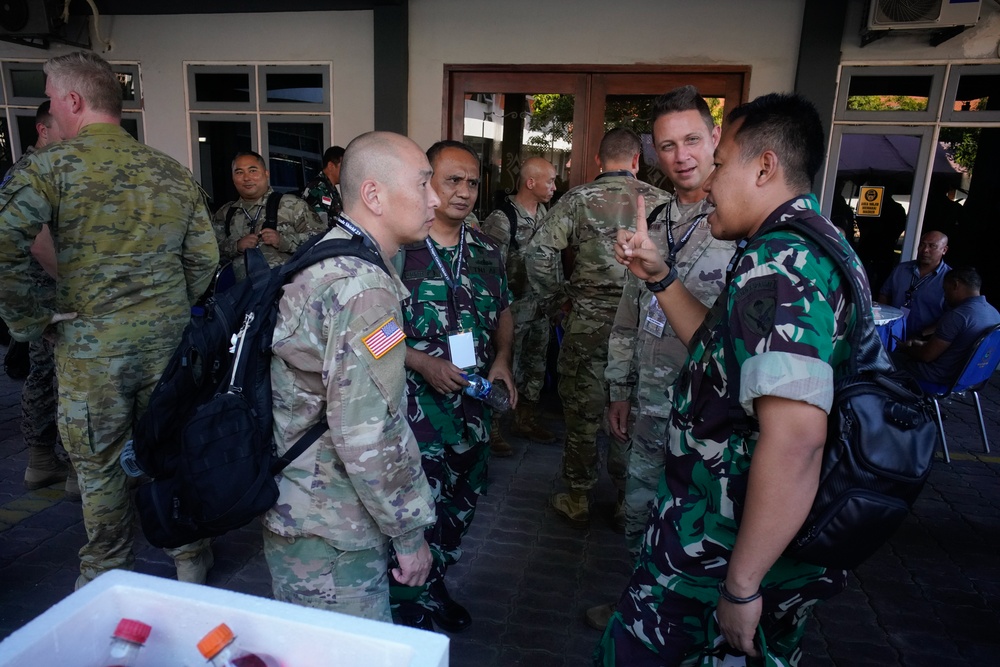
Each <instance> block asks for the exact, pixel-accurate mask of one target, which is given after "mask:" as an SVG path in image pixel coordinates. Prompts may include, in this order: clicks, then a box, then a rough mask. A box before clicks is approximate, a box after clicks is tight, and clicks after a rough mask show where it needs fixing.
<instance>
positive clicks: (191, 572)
mask: <svg viewBox="0 0 1000 667" xmlns="http://www.w3.org/2000/svg"><path fill="white" fill-rule="evenodd" d="M174 565H175V566H176V567H177V581H186V582H188V583H191V584H204V583H205V579H207V578H208V571H209V570H211V569H212V566H213V565H215V556H214V555H213V554H212V549H211V547H209V548H207V549H205V550H204V551H201V552H199V553H198V554H197V555H196V556H195V557H194V558H175V559H174Z"/></svg>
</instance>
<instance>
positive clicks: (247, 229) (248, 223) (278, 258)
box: [212, 151, 327, 280]
mask: <svg viewBox="0 0 1000 667" xmlns="http://www.w3.org/2000/svg"><path fill="white" fill-rule="evenodd" d="M270 176H271V173H270V172H269V171H268V170H267V164H266V163H265V162H264V158H263V157H261V156H260V155H259V154H258V153H254V152H253V151H245V152H240V153H237V154H236V157H235V158H234V159H233V185H235V186H236V191H237V192H238V193H239V195H240V198H239V199H237V200H236V201H231V202H229V203H228V204H225V205H223V206H222V208H220V209H219V210H218V211H216V212H215V217H214V218H213V219H212V225H213V226H214V227H215V238H216V240H217V241H218V242H219V256H220V260H221V261H222V263H223V264H225V263H226V262H232V263H233V273H234V275H235V277H236V279H237V280H239V279H241V278H243V277H244V276H245V275H246V268H245V267H244V266H243V261H242V256H243V252H244V251H245V250H246V249H247V248H256V247H258V246H260V248H261V251H262V252H263V253H264V258H265V259H267V263H268V265H269V266H272V267H274V266H280V265H282V264H284V263H285V262H286V261H288V258H289V257H291V256H292V254H293V253H294V252H295V251H296V250H297V249H298V247H299V246H300V245H302V244H303V243H305V242H306V241H308V240H309V239H310V238H312V237H313V236H315V235H316V234H322V233H324V232H325V231H327V227H326V225H325V224H324V223H323V222H322V221H321V220H320V219H319V216H318V215H316V214H315V213H313V212H312V211H311V210H310V209H309V207H308V206H307V205H306V203H305V202H304V201H302V199H300V198H299V197H298V196H296V195H293V194H287V195H282V196H281V202H280V204H279V205H278V221H277V229H267V228H265V227H264V222H265V217H266V215H267V211H266V207H267V198H268V197H269V196H270V195H271V192H272V190H271V184H270V182H269V179H270ZM233 207H235V208H236V209H237V210H236V213H235V214H234V215H233V217H232V220H231V221H230V226H229V231H228V233H227V231H226V217H227V216H228V215H229V209H231V208H233ZM237 259H238V260H240V261H235V260H237Z"/></svg>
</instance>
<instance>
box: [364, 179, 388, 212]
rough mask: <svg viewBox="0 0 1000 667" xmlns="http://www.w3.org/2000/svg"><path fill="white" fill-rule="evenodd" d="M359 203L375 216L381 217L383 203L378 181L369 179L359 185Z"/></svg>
mask: <svg viewBox="0 0 1000 667" xmlns="http://www.w3.org/2000/svg"><path fill="white" fill-rule="evenodd" d="M360 194H361V203H363V204H364V205H365V206H367V207H368V210H370V211H371V212H372V213H374V214H375V215H382V212H383V202H382V199H381V192H380V186H379V183H378V181H375V180H372V179H369V180H367V181H364V182H363V183H362V184H361V193H360Z"/></svg>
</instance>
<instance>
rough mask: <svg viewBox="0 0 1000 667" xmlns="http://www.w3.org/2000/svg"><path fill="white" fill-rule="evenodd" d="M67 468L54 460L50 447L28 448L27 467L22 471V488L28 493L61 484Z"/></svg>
mask: <svg viewBox="0 0 1000 667" xmlns="http://www.w3.org/2000/svg"><path fill="white" fill-rule="evenodd" d="M68 472H69V466H68V465H66V464H65V463H63V462H62V461H60V460H59V459H57V458H56V454H55V451H54V450H53V448H52V447H28V467H27V468H25V469H24V487H25V488H26V489H28V490H29V491H34V490H35V489H41V488H44V487H46V486H50V485H52V484H55V483H56V482H62V481H64V480H65V479H66V475H67V473H68Z"/></svg>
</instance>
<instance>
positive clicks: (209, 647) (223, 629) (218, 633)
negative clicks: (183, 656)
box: [198, 623, 236, 660]
mask: <svg viewBox="0 0 1000 667" xmlns="http://www.w3.org/2000/svg"><path fill="white" fill-rule="evenodd" d="M235 638H236V636H235V635H234V634H233V631H232V630H230V629H229V626H228V625H226V624H225V623H222V624H221V625H219V626H218V627H217V628H215V629H214V630H212V631H211V632H209V633H208V634H207V635H205V637H204V638H203V639H202V640H201V641H200V642H198V650H199V651H200V652H201V654H202V655H203V656H205V658H207V659H208V660H211V659H212V658H214V657H215V656H217V655H218V654H219V651H221V650H222V649H224V648H226V646H228V645H229V643H230V642H231V641H233V639H235Z"/></svg>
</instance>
